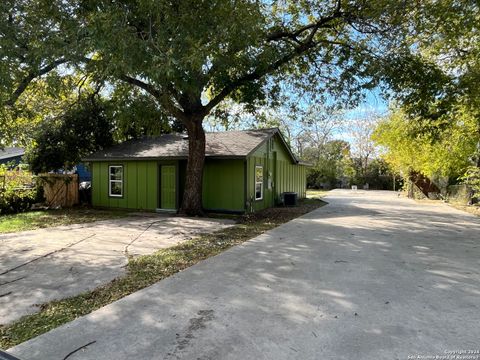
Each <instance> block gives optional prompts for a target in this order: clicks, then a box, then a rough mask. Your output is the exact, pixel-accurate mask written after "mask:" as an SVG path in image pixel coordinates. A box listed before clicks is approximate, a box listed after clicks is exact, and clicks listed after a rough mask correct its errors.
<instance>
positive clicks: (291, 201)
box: [283, 192, 298, 206]
mask: <svg viewBox="0 0 480 360" xmlns="http://www.w3.org/2000/svg"><path fill="white" fill-rule="evenodd" d="M297 197H298V194H297V193H296V192H284V193H283V205H285V206H297Z"/></svg>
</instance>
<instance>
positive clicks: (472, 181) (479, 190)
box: [460, 166, 480, 201]
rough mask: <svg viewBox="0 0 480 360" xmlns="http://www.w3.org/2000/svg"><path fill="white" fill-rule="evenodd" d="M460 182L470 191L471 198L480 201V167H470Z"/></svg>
mask: <svg viewBox="0 0 480 360" xmlns="http://www.w3.org/2000/svg"><path fill="white" fill-rule="evenodd" d="M460 180H462V182H463V183H464V184H467V185H468V186H469V187H470V188H471V189H472V191H473V196H472V198H473V199H474V200H477V201H478V200H480V167H477V166H470V167H469V168H468V169H467V171H466V172H465V174H464V175H463V176H461V177H460Z"/></svg>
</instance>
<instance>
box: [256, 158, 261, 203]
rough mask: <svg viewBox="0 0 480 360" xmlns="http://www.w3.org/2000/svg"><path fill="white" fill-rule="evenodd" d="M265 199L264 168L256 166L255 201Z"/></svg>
mask: <svg viewBox="0 0 480 360" xmlns="http://www.w3.org/2000/svg"><path fill="white" fill-rule="evenodd" d="M262 199H263V166H261V165H257V166H255V200H262Z"/></svg>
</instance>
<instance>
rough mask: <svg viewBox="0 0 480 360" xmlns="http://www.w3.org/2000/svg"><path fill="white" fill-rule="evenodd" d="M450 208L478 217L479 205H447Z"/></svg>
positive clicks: (479, 213) (479, 212)
mask: <svg viewBox="0 0 480 360" xmlns="http://www.w3.org/2000/svg"><path fill="white" fill-rule="evenodd" d="M447 204H448V205H450V206H451V207H454V208H455V209H458V210H462V211H465V212H468V213H470V214H473V215H476V216H479V217H480V205H479V204H475V205H462V204H458V203H447Z"/></svg>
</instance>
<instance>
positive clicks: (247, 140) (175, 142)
mask: <svg viewBox="0 0 480 360" xmlns="http://www.w3.org/2000/svg"><path fill="white" fill-rule="evenodd" d="M276 133H278V129H276V128H275V129H260V130H242V131H225V132H212V133H206V147H205V154H206V156H207V157H245V156H247V155H248V154H250V153H251V152H252V151H254V150H255V149H256V148H257V147H259V146H260V145H261V144H262V143H263V142H264V141H265V140H267V139H268V138H270V137H271V136H273V135H274V134H276ZM187 157H188V140H187V139H186V137H185V135H182V134H168V135H161V136H158V137H145V138H142V139H137V140H130V141H126V142H124V143H121V144H118V145H114V146H112V147H110V148H108V149H104V150H100V151H97V152H96V153H94V154H92V155H90V156H88V157H87V158H85V159H83V160H85V161H99V160H100V161H101V160H115V159H117V160H120V159H122V160H124V159H171V158H174V159H181V158H185V159H186V158H187Z"/></svg>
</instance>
